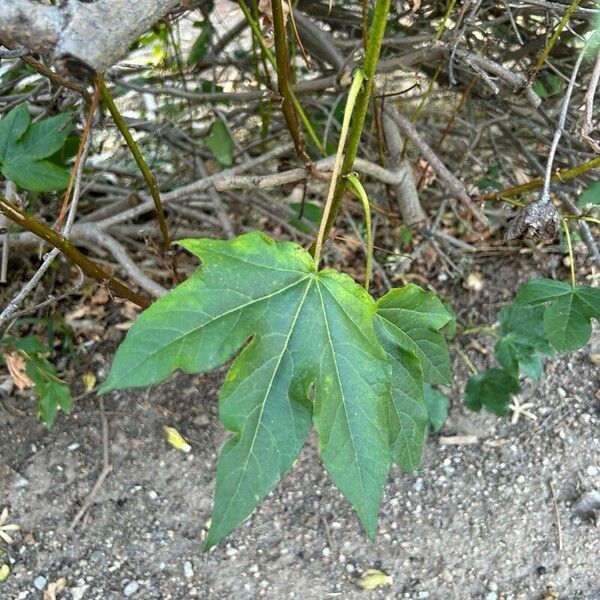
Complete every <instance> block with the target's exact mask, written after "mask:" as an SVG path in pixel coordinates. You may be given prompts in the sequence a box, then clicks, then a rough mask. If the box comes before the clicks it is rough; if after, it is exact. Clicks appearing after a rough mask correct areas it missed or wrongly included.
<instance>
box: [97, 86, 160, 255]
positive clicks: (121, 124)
mask: <svg viewBox="0 0 600 600" xmlns="http://www.w3.org/2000/svg"><path fill="white" fill-rule="evenodd" d="M100 94H101V95H102V99H103V100H104V102H105V103H106V106H107V108H108V110H109V112H110V114H111V116H112V118H113V121H114V122H115V125H116V126H117V129H118V130H119V131H120V132H121V135H122V136H123V139H124V140H125V142H126V143H127V146H128V147H129V150H130V151H131V154H132V155H133V158H134V159H135V162H136V163H137V165H138V167H139V168H140V171H141V172H142V175H143V176H144V179H145V180H146V185H147V186H148V189H149V190H150V195H151V196H152V199H153V200H154V208H155V210H156V215H157V217H158V224H159V226H160V231H161V233H162V237H163V244H164V247H165V249H166V248H168V247H169V246H170V245H171V240H170V238H169V230H168V228H167V221H166V219H165V212H164V210H163V205H162V201H161V199H160V192H159V191H158V185H157V184H156V179H155V178H154V175H153V174H152V171H150V169H149V168H148V165H147V164H146V161H145V160H144V157H143V156H142V153H141V152H140V149H139V147H138V145H137V144H136V143H135V140H134V139H133V137H132V135H131V132H130V131H129V128H128V127H127V123H125V119H123V117H122V116H121V113H120V112H119V110H118V108H117V107H116V105H115V103H114V100H113V97H112V96H111V94H110V92H109V91H108V88H107V87H106V85H105V84H104V82H100Z"/></svg>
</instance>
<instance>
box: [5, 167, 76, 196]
mask: <svg viewBox="0 0 600 600" xmlns="http://www.w3.org/2000/svg"><path fill="white" fill-rule="evenodd" d="M2 174H3V175H4V177H6V178H7V179H10V180H11V181H14V182H15V183H16V184H17V185H19V186H21V187H22V188H24V189H26V190H29V191H31V192H56V191H59V190H64V189H65V188H66V187H67V185H68V183H69V173H68V171H66V170H65V169H63V168H62V167H59V166H58V165H55V164H54V163H51V162H50V161H47V160H39V161H35V162H29V161H27V160H23V162H20V163H15V162H12V163H10V164H4V165H3V166H2Z"/></svg>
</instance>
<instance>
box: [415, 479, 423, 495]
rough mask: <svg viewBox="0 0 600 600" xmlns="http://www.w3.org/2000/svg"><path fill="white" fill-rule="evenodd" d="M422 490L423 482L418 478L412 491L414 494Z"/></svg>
mask: <svg viewBox="0 0 600 600" xmlns="http://www.w3.org/2000/svg"><path fill="white" fill-rule="evenodd" d="M422 489H423V480H422V479H421V478H420V477H419V478H417V480H416V481H415V482H414V483H413V490H415V492H420V491H421V490H422Z"/></svg>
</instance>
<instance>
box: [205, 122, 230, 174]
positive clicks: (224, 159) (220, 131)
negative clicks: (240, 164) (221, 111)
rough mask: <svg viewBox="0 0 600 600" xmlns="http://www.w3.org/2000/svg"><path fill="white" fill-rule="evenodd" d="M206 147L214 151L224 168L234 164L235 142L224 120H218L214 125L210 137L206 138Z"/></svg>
mask: <svg viewBox="0 0 600 600" xmlns="http://www.w3.org/2000/svg"><path fill="white" fill-rule="evenodd" d="M206 145H207V146H208V147H209V148H210V149H211V150H212V153H213V154H214V155H215V158H216V159H217V162H218V163H219V164H220V165H221V166H222V167H230V166H231V165H232V164H233V150H234V145H233V140H232V139H231V135H230V134H229V130H228V129H227V125H225V123H224V122H223V119H220V118H219V119H216V120H215V122H214V123H213V124H212V127H211V129H210V135H209V136H208V137H207V138H206Z"/></svg>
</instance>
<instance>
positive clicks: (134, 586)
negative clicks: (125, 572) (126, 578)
mask: <svg viewBox="0 0 600 600" xmlns="http://www.w3.org/2000/svg"><path fill="white" fill-rule="evenodd" d="M139 589H140V584H139V583H138V582H137V581H130V582H129V583H128V584H127V585H126V586H125V587H124V588H123V595H124V596H126V597H127V598H129V596H133V595H134V594H135V593H136V592H137V591H138V590H139Z"/></svg>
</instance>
